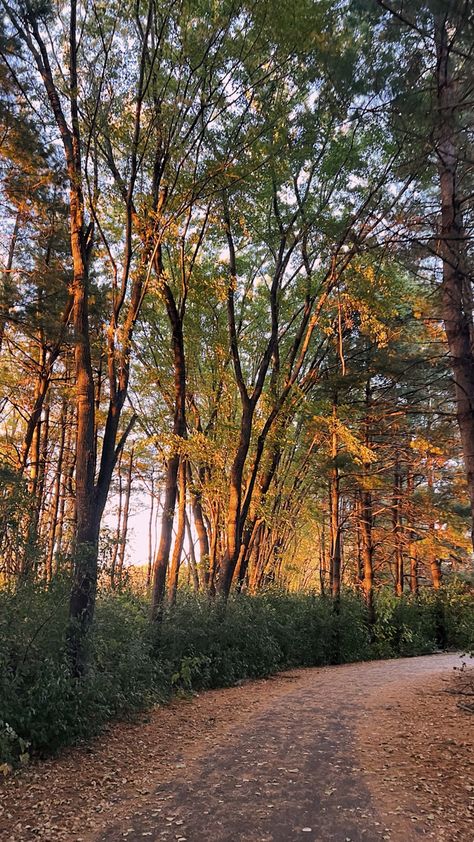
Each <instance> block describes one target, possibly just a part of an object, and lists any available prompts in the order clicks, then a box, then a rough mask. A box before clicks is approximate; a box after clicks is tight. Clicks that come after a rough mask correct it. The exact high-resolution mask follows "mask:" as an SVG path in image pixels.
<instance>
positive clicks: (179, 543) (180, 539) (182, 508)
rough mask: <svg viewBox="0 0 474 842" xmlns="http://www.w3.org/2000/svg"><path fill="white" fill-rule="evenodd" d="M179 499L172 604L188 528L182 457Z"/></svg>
mask: <svg viewBox="0 0 474 842" xmlns="http://www.w3.org/2000/svg"><path fill="white" fill-rule="evenodd" d="M178 485H179V500H178V518H177V524H176V535H175V539H174V547H173V555H172V558H171V567H170V576H169V585H168V600H169V603H170V605H174V604H175V602H176V594H177V592H178V578H179V568H180V565H181V556H182V554H183V543H184V534H185V530H186V460H185V459H184V458H181V460H180V465H179V471H178Z"/></svg>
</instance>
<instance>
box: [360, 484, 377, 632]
mask: <svg viewBox="0 0 474 842" xmlns="http://www.w3.org/2000/svg"><path fill="white" fill-rule="evenodd" d="M372 526H373V514H372V494H371V492H370V491H368V490H363V491H362V493H361V517H360V533H361V544H362V563H363V571H364V575H363V579H362V587H363V591H364V598H365V602H366V605H367V611H368V616H369V622H371V623H372V622H373V621H374V619H375V618H374V547H373V540H372Z"/></svg>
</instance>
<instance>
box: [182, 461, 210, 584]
mask: <svg viewBox="0 0 474 842" xmlns="http://www.w3.org/2000/svg"><path fill="white" fill-rule="evenodd" d="M187 464H188V484H189V489H190V495H191V504H192V511H193V520H194V525H195V527H196V533H197V537H198V542H199V567H198V574H199V578H200V585H201V587H202V589H203V590H206V589H207V587H208V584H209V536H208V534H207V529H206V524H205V522H204V515H203V511H202V500H201V492H200V490H196V488H195V487H194V486H193V477H192V468H191V465H190V463H189V461H188V463H187ZM203 480H204V475H203V473H201V472H199V481H200V483H201V482H203Z"/></svg>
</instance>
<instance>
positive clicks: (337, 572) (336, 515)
mask: <svg viewBox="0 0 474 842" xmlns="http://www.w3.org/2000/svg"><path fill="white" fill-rule="evenodd" d="M332 420H333V423H332V431H331V459H332V467H331V470H330V475H329V510H330V526H331V549H330V553H331V555H330V571H331V593H332V595H333V597H334V598H335V599H339V596H340V593H341V525H340V499H339V498H340V494H339V486H340V478H339V468H338V466H337V455H338V440H337V426H336V422H337V397H335V398H334V403H333V410H332Z"/></svg>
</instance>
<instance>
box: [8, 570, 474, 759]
mask: <svg viewBox="0 0 474 842" xmlns="http://www.w3.org/2000/svg"><path fill="white" fill-rule="evenodd" d="M68 602H69V582H68V581H67V580H65V579H61V578H58V579H57V580H56V581H55V582H54V583H53V584H52V585H51V586H50V587H48V588H46V587H44V586H40V585H23V586H22V587H19V588H18V589H17V590H16V591H14V592H12V591H7V590H3V591H2V590H0V640H1V645H0V764H1V763H7V764H17V763H20V762H24V761H25V760H26V759H27V757H28V754H29V753H30V752H36V753H46V752H51V751H54V750H56V749H58V748H59V747H61V746H64V745H66V744H68V743H73V742H77V741H78V740H84V739H87V738H89V737H91V736H92V735H94V734H95V733H97V732H98V730H99V729H100V728H101V727H102V726H103V725H104V723H105V722H107V721H108V720H110V719H111V718H113V717H117V716H126V715H129V714H132V713H133V712H134V711H137V710H140V709H142V708H145V707H147V706H150V705H152V704H154V703H155V702H157V701H163V700H164V699H166V698H168V697H169V695H170V694H171V693H172V692H186V693H189V692H192V691H193V690H197V689H201V688H214V687H224V686H229V685H231V684H235V683H236V682H239V681H242V680H243V679H246V678H258V677H261V676H265V675H269V674H271V673H274V672H277V671H278V670H282V669H287V668H293V667H301V666H303V667H310V666H323V665H326V664H335V663H344V662H349V661H356V660H360V659H368V658H373V657H389V658H391V657H396V656H398V655H405V656H406V655H418V654H425V653H428V652H432V651H434V650H435V649H437V648H440V647H446V646H452V647H456V648H458V649H462V650H464V651H472V650H473V649H474V602H473V599H472V593H471V592H470V590H469V588H468V587H466V585H462V584H461V583H452V584H449V585H448V586H446V587H445V588H442V589H441V590H440V591H439V592H437V593H436V592H433V591H431V590H426V591H422V592H421V593H420V595H419V596H417V597H414V596H411V595H406V596H404V597H402V598H400V599H397V598H396V597H394V596H393V594H392V593H391V592H388V591H382V592H381V593H379V594H378V596H377V598H376V605H375V608H376V621H375V625H374V626H372V627H371V628H369V626H368V618H367V612H366V609H365V605H364V602H363V601H362V599H361V598H360V597H359V596H358V595H357V594H355V593H351V592H345V593H343V594H342V596H341V599H340V601H339V602H338V603H334V601H333V600H332V599H330V598H328V597H322V596H321V595H317V594H311V593H310V594H288V593H285V592H283V591H277V590H270V591H268V592H264V593H261V594H259V595H258V596H245V595H235V596H232V597H231V598H230V599H229V601H228V603H227V605H224V603H223V602H221V601H220V600H214V601H211V600H209V598H208V597H206V596H202V595H195V594H190V593H186V592H180V593H179V594H178V601H177V604H176V606H174V607H173V609H169V608H168V609H166V610H165V613H164V619H163V623H162V625H161V627H160V629H159V633H158V635H157V633H156V631H155V632H154V633H153V634H152V633H151V631H150V625H149V619H148V605H147V604H146V602H145V601H144V600H143V599H142V598H141V597H138V596H136V595H134V594H133V593H131V592H126V591H125V592H121V593H110V592H103V593H99V595H98V598H97V608H96V616H95V621H94V626H93V630H92V632H91V633H90V635H89V640H88V646H89V653H88V654H89V661H88V662H89V669H88V671H87V673H86V675H85V676H84V678H83V679H82V680H81V681H77V680H75V679H74V678H73V677H72V675H71V672H70V669H69V665H68V658H67V649H66V643H65V641H66V629H67V622H68V619H67V612H68ZM0 768H1V767H0Z"/></svg>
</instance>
